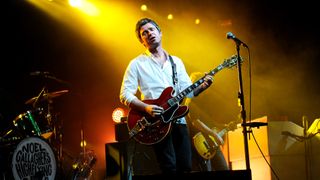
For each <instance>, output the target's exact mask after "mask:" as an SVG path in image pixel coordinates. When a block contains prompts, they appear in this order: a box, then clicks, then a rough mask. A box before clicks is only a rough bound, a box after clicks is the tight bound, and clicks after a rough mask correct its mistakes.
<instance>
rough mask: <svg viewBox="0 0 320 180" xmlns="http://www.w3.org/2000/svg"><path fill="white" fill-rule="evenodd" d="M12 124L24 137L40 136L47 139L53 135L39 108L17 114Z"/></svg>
mask: <svg viewBox="0 0 320 180" xmlns="http://www.w3.org/2000/svg"><path fill="white" fill-rule="evenodd" d="M13 124H14V126H15V127H16V128H17V129H18V131H19V132H20V133H21V134H22V135H23V136H24V137H30V136H42V137H44V138H45V139H48V138H49V137H50V136H51V135H52V133H53V131H52V128H51V127H50V124H49V122H48V120H47V117H46V113H44V111H43V110H42V109H41V108H38V109H36V110H29V111H27V112H25V113H22V114H19V115H18V116H17V117H16V118H15V119H14V120H13Z"/></svg>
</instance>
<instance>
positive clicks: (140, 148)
mask: <svg viewBox="0 0 320 180" xmlns="http://www.w3.org/2000/svg"><path fill="white" fill-rule="evenodd" d="M105 151H106V179H110V180H113V179H117V180H119V179H120V180H127V179H130V178H131V177H133V176H145V175H154V174H160V169H159V166H158V164H157V160H156V156H155V153H154V151H153V148H152V147H151V146H147V145H143V144H139V143H137V142H135V141H134V140H133V139H132V140H130V141H123V142H114V143H107V144H105Z"/></svg>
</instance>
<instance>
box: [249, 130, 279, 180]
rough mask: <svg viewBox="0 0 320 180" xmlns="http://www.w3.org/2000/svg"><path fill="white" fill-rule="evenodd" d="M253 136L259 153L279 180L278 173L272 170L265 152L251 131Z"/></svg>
mask: <svg viewBox="0 0 320 180" xmlns="http://www.w3.org/2000/svg"><path fill="white" fill-rule="evenodd" d="M251 134H252V137H253V140H254V142H255V143H256V145H257V147H258V149H259V151H260V153H261V155H262V157H263V159H264V160H265V161H266V163H267V164H268V166H269V167H270V169H271V171H272V173H273V174H274V175H275V176H276V178H277V179H278V180H279V177H278V175H277V173H276V172H275V171H274V169H273V168H272V166H271V165H270V163H269V162H268V160H267V159H266V157H265V155H264V154H263V152H262V150H261V148H260V146H259V144H258V142H257V140H256V138H255V136H254V134H253V132H252V131H251Z"/></svg>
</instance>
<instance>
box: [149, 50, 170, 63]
mask: <svg viewBox="0 0 320 180" xmlns="http://www.w3.org/2000/svg"><path fill="white" fill-rule="evenodd" d="M149 52H150V53H151V55H152V56H153V58H155V59H156V60H157V61H158V62H160V63H161V64H163V63H164V62H165V61H166V60H167V53H166V52H165V51H164V49H162V48H161V47H158V48H155V49H149Z"/></svg>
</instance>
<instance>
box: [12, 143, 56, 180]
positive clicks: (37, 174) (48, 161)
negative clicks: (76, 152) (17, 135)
mask: <svg viewBox="0 0 320 180" xmlns="http://www.w3.org/2000/svg"><path fill="white" fill-rule="evenodd" d="M11 168H12V175H13V177H14V179H15V180H22V179H23V180H24V179H41V180H54V179H55V176H56V172H57V165H56V158H55V154H54V152H53V150H52V149H51V147H50V145H49V144H48V143H47V142H46V141H45V140H44V139H43V138H40V137H28V138H25V139H24V140H22V141H21V142H20V143H19V144H18V145H17V146H16V148H15V150H14V152H13V156H12V162H11Z"/></svg>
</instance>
